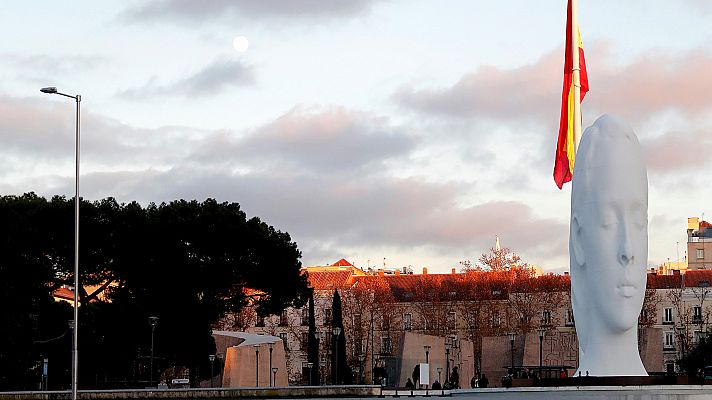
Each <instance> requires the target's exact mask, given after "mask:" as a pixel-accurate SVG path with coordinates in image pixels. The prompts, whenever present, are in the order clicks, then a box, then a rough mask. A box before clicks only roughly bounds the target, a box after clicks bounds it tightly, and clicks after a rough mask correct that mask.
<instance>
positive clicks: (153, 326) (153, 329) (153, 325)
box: [148, 317, 158, 387]
mask: <svg viewBox="0 0 712 400" xmlns="http://www.w3.org/2000/svg"><path fill="white" fill-rule="evenodd" d="M148 323H149V324H151V372H150V374H149V376H150V380H149V381H148V386H151V387H153V338H154V336H155V333H156V325H158V317H148Z"/></svg>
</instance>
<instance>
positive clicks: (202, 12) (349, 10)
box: [123, 0, 378, 22]
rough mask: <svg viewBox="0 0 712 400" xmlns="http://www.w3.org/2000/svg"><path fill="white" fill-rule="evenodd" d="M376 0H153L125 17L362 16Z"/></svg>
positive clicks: (205, 19)
mask: <svg viewBox="0 0 712 400" xmlns="http://www.w3.org/2000/svg"><path fill="white" fill-rule="evenodd" d="M377 1H378V0H329V1H323V0H299V1H294V0H211V1H205V2H196V1H192V0H153V1H147V2H143V3H141V5H140V6H135V7H131V8H129V9H127V10H126V11H125V12H124V15H123V16H124V17H125V18H128V19H131V20H136V21H156V20H176V21H181V22H183V21H188V22H208V21H215V20H234V19H236V18H256V19H273V18H278V19H287V18H289V19H295V18H298V19H305V20H314V19H326V18H345V17H352V16H357V15H363V14H366V13H368V12H369V11H370V8H371V7H372V5H373V4H374V3H376V2H377Z"/></svg>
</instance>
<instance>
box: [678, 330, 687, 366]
mask: <svg viewBox="0 0 712 400" xmlns="http://www.w3.org/2000/svg"><path fill="white" fill-rule="evenodd" d="M677 330H678V332H679V333H680V336H679V337H680V352H681V353H682V358H685V341H686V340H687V337H686V336H687V335H685V325H684V324H682V323H681V324H680V325H678V326H677Z"/></svg>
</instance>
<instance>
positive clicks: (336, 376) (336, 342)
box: [331, 290, 352, 385]
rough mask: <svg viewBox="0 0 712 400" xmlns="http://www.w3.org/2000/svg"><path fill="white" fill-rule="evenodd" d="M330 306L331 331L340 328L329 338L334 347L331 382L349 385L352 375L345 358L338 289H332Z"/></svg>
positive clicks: (344, 341)
mask: <svg viewBox="0 0 712 400" xmlns="http://www.w3.org/2000/svg"><path fill="white" fill-rule="evenodd" d="M331 308H332V310H333V317H332V319H331V329H332V332H333V331H334V329H335V328H339V329H340V330H341V332H340V334H339V335H338V336H333V337H332V339H331V344H332V349H336V351H333V352H332V354H333V355H332V357H333V359H332V360H331V372H332V377H333V382H334V384H335V385H350V384H351V383H352V375H351V369H350V368H349V365H348V360H347V359H346V337H345V336H346V332H344V322H343V318H342V316H341V296H339V291H338V290H334V300H333V305H332V306H331ZM337 360H338V361H337ZM337 362H338V368H337Z"/></svg>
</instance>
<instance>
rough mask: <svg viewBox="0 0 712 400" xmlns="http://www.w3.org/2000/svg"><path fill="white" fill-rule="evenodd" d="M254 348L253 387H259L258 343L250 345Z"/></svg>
mask: <svg viewBox="0 0 712 400" xmlns="http://www.w3.org/2000/svg"><path fill="white" fill-rule="evenodd" d="M252 347H254V348H255V387H260V345H259V344H255V345H252Z"/></svg>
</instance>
